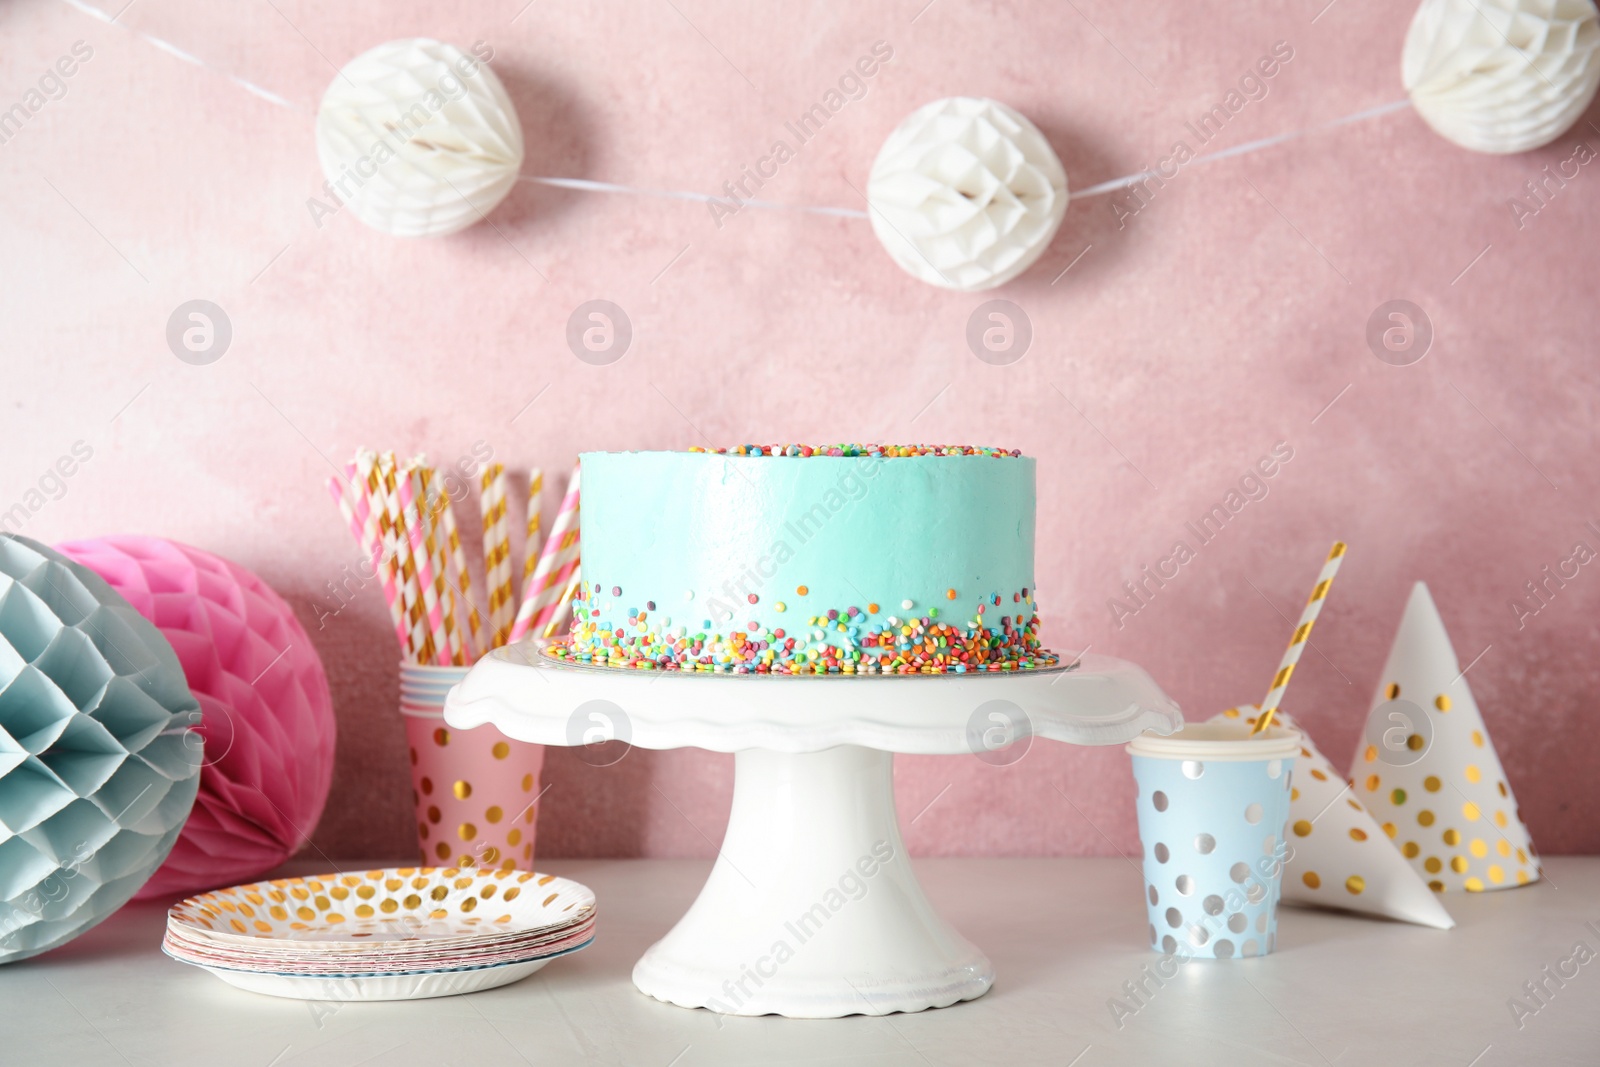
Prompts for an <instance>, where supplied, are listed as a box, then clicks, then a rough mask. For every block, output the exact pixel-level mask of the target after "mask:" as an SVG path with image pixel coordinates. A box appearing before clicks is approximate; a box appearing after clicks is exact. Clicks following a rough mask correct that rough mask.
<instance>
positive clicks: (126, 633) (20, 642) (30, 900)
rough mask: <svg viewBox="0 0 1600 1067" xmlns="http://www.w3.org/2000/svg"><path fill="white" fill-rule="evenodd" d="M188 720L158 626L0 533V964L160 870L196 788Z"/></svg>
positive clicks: (118, 899) (174, 663)
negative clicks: (158, 868)
mask: <svg viewBox="0 0 1600 1067" xmlns="http://www.w3.org/2000/svg"><path fill="white" fill-rule="evenodd" d="M199 721H200V705H199V703H198V702H197V701H196V700H195V698H194V696H193V695H192V694H191V693H190V692H189V687H188V685H187V684H185V682H184V677H183V668H182V666H180V665H179V663H178V657H177V656H176V655H175V654H174V652H173V650H172V647H171V646H170V645H168V644H167V642H166V640H165V639H164V638H162V636H161V634H160V632H159V631H158V630H157V629H156V628H155V627H154V626H152V625H151V624H150V623H149V622H147V621H145V620H144V619H143V618H142V617H140V615H139V613H138V612H137V611H135V610H134V609H133V607H132V606H130V605H129V604H128V602H127V601H126V600H124V599H123V598H122V597H121V596H120V595H118V594H117V592H116V591H115V590H113V589H112V588H111V587H110V586H109V585H107V584H106V582H105V581H104V580H102V579H101V578H100V577H99V576H98V575H96V574H95V573H94V572H93V571H90V570H89V569H88V568H86V567H83V566H81V565H79V564H77V563H74V562H72V561H71V560H69V559H67V558H66V557H65V556H63V555H61V554H60V553H58V552H56V551H55V550H53V549H51V548H47V547H46V546H44V545H41V544H39V543H38V542H36V541H32V540H30V539H28V538H25V537H17V536H13V535H10V534H5V535H0V963H9V962H12V961H14V960H20V959H26V958H27V957H29V956H35V955H38V954H39V953H41V952H44V951H46V950H48V949H51V948H54V947H55V946H57V945H60V944H63V943H64V942H67V941H70V940H71V939H72V938H74V937H76V936H78V935H79V934H81V933H83V931H85V930H87V929H88V928H89V927H91V926H93V925H95V924H96V923H98V922H100V920H102V919H104V918H106V917H107V916H108V915H110V914H111V913H112V912H114V911H116V910H117V909H118V908H120V907H121V906H122V905H123V904H125V903H127V901H128V900H129V898H131V897H132V896H133V894H134V893H136V892H137V891H138V890H139V888H140V887H141V886H142V885H144V883H145V880H146V879H148V878H149V877H150V875H151V874H152V873H154V871H155V870H156V868H157V867H159V866H161V862H162V861H163V860H164V859H166V857H167V853H168V852H169V851H171V849H172V845H173V842H175V841H176V840H177V839H178V833H179V831H180V830H182V828H183V824H184V821H185V820H186V819H187V818H188V817H189V809H190V808H191V807H192V806H193V804H194V798H195V791H196V789H197V788H198V786H199V783H200V763H201V751H202V750H201V747H200V746H199V745H198V744H197V743H196V739H195V738H194V736H193V735H192V733H191V728H192V727H193V726H194V725H195V724H197V723H198V722H199Z"/></svg>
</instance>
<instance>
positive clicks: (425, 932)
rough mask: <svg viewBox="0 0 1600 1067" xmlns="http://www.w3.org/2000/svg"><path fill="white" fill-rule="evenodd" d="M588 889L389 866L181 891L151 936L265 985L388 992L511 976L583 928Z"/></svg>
mask: <svg viewBox="0 0 1600 1067" xmlns="http://www.w3.org/2000/svg"><path fill="white" fill-rule="evenodd" d="M595 914H596V911H595V899H594V893H593V892H592V891H590V890H589V889H588V887H586V886H583V885H580V884H579V883H577V882H573V881H571V880H569V879H565V878H558V877H556V876H555V875H549V874H537V873H533V872H528V871H507V870H498V871H491V870H485V869H473V868H456V867H400V868H388V869H384V870H371V871H359V872H338V873H334V874H326V875H318V876H315V877H307V878H281V879H275V880H272V881H266V882H256V883H253V884H250V885H241V886H233V887H230V888H228V889H219V890H216V891H214V892H210V893H202V894H200V895H199V896H195V897H191V898H189V899H187V900H185V901H183V902H181V903H179V904H178V905H176V906H175V907H173V908H172V909H171V910H170V911H169V912H168V914H167V933H166V938H165V939H164V941H163V944H162V948H163V951H165V952H166V954H167V955H169V956H171V957H172V958H174V959H176V960H179V961H180V962H183V963H189V964H193V965H195V966H198V967H203V968H205V969H206V970H208V971H211V972H212V973H213V974H215V975H217V976H218V977H219V978H222V979H223V980H224V981H226V982H229V983H230V984H232V985H236V986H239V987H241V988H245V989H251V990H254V991H256V992H262V993H270V994H273V995H277V996H287V997H301V998H314V999H323V1000H396V999H413V998H419V997H433V996H448V995H453V994H456V993H464V992H471V991H474V990H476V989H485V988H490V987H492V986H495V985H503V984H505V983H507V982H512V981H517V980H519V979H521V978H523V977H526V976H527V975H529V974H532V973H533V971H535V970H537V969H539V967H542V966H543V965H544V964H545V963H547V962H548V961H549V960H551V959H554V958H555V957H557V956H561V955H566V954H568V953H571V952H576V951H578V950H579V949H582V948H584V947H586V946H587V945H588V944H589V943H590V942H591V941H592V940H593V938H594V927H595Z"/></svg>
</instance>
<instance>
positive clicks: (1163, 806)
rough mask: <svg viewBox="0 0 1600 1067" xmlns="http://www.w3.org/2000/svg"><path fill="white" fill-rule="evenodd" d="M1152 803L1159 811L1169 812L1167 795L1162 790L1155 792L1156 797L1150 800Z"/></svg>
mask: <svg viewBox="0 0 1600 1067" xmlns="http://www.w3.org/2000/svg"><path fill="white" fill-rule="evenodd" d="M1150 803H1151V804H1154V805H1155V809H1156V810H1157V811H1166V810H1167V794H1165V793H1163V792H1162V791H1161V790H1159V789H1157V790H1156V791H1155V795H1153V796H1152V797H1151V798H1150Z"/></svg>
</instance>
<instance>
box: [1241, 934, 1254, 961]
mask: <svg viewBox="0 0 1600 1067" xmlns="http://www.w3.org/2000/svg"><path fill="white" fill-rule="evenodd" d="M1255 954H1256V940H1255V938H1253V937H1252V938H1251V939H1250V940H1248V941H1246V942H1245V943H1244V944H1243V945H1240V946H1239V955H1241V956H1243V957H1244V958H1245V959H1249V958H1250V957H1251V956H1254V955H1255Z"/></svg>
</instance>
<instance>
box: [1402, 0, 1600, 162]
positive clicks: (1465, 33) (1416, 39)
mask: <svg viewBox="0 0 1600 1067" xmlns="http://www.w3.org/2000/svg"><path fill="white" fill-rule="evenodd" d="M1597 49H1600V19H1597V16H1596V11H1595V4H1594V0H1422V5H1421V6H1420V7H1418V8H1417V13H1416V15H1415V16H1414V17H1413V18H1412V20H1411V29H1410V30H1409V31H1407V33H1406V46H1405V52H1404V54H1403V56H1402V57H1401V61H1400V73H1401V78H1402V79H1403V80H1404V82H1405V87H1406V92H1408V93H1410V94H1411V103H1412V104H1413V105H1414V106H1415V107H1416V109H1417V113H1418V114H1420V115H1421V116H1422V117H1423V119H1424V120H1426V121H1427V123H1428V125H1429V126H1432V127H1433V129H1434V131H1435V132H1436V133H1438V134H1439V135H1440V136H1441V137H1443V138H1445V139H1446V140H1448V141H1452V142H1454V143H1455V144H1458V145H1460V146H1461V147H1462V148H1470V149H1472V150H1473V151H1475V152H1492V153H1496V154H1504V153H1507V152H1525V151H1527V150H1528V149H1530V148H1538V147H1539V146H1540V145H1545V144H1549V143H1550V142H1551V141H1553V140H1555V139H1556V138H1557V137H1559V136H1561V134H1562V133H1564V132H1566V130H1567V129H1568V127H1570V126H1571V125H1572V124H1573V123H1574V122H1576V121H1577V120H1578V116H1579V115H1581V114H1583V112H1584V109H1585V108H1587V107H1588V106H1589V102H1590V101H1591V100H1593V99H1594V93H1595V86H1596V85H1597V84H1600V55H1597Z"/></svg>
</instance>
